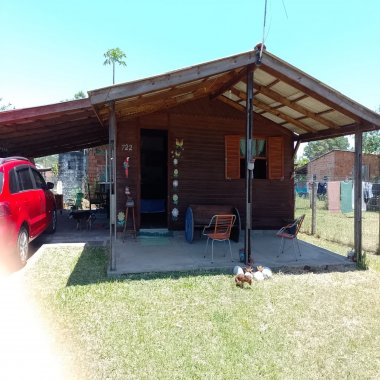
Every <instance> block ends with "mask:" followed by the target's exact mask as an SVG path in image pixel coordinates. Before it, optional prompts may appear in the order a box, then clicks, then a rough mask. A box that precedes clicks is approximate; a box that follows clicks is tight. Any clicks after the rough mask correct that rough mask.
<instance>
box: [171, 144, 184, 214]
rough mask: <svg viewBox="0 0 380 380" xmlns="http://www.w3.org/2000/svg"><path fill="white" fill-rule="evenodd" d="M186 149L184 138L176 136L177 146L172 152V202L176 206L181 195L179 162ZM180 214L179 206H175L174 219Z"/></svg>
mask: <svg viewBox="0 0 380 380" xmlns="http://www.w3.org/2000/svg"><path fill="white" fill-rule="evenodd" d="M183 151H184V147H183V139H178V138H176V139H175V147H174V150H172V151H171V152H170V153H171V157H172V159H173V167H174V169H173V178H174V179H173V191H174V194H173V196H172V202H173V204H174V205H175V206H177V205H178V203H179V196H178V185H179V180H178V177H179V169H178V166H179V163H180V159H181V156H182V153H183ZM178 216H179V210H178V208H177V207H174V208H173V209H172V219H173V221H176V220H177V219H178Z"/></svg>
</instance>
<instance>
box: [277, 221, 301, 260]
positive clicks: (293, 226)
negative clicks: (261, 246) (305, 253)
mask: <svg viewBox="0 0 380 380" xmlns="http://www.w3.org/2000/svg"><path fill="white" fill-rule="evenodd" d="M304 218H305V214H304V215H301V216H300V217H299V218H297V219H295V220H294V222H293V223H290V224H287V225H286V226H284V227H282V228H281V229H280V230H279V231H278V232H277V233H276V236H278V237H280V238H281V244H280V250H279V252H278V255H277V257H280V254H282V253H284V248H285V239H288V240H292V242H293V249H294V254H295V258H296V261H297V253H296V243H297V248H298V253H299V255H300V256H301V250H300V246H299V243H298V239H297V235H298V231H299V230H300V228H301V225H302V222H303V220H304Z"/></svg>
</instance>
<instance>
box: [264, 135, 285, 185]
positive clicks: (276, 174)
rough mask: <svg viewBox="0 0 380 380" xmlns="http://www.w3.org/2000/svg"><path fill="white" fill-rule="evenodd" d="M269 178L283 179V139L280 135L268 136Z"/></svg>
mask: <svg viewBox="0 0 380 380" xmlns="http://www.w3.org/2000/svg"><path fill="white" fill-rule="evenodd" d="M268 166H269V179H284V140H283V138H282V137H269V138H268Z"/></svg>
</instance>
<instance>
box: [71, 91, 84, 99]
mask: <svg viewBox="0 0 380 380" xmlns="http://www.w3.org/2000/svg"><path fill="white" fill-rule="evenodd" d="M85 98H87V96H86V94H85V93H84V92H83V91H78V92H77V93H76V94H74V99H75V100H78V99H85Z"/></svg>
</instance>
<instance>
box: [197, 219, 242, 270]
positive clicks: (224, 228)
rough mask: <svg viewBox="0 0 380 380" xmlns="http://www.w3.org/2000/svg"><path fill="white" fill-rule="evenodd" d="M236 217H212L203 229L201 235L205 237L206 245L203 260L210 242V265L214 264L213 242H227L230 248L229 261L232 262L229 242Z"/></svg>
mask: <svg viewBox="0 0 380 380" xmlns="http://www.w3.org/2000/svg"><path fill="white" fill-rule="evenodd" d="M235 219H236V216H235V215H214V216H213V217H212V218H211V220H210V223H209V224H208V226H205V227H204V228H203V232H202V234H203V235H204V236H207V243H206V249H205V256H204V257H205V258H206V253H207V248H208V242H209V240H212V241H211V263H213V262H214V241H228V245H229V248H230V255H231V261H234V260H233V258H232V251H231V242H230V235H231V229H232V226H233V225H234V223H235Z"/></svg>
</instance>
